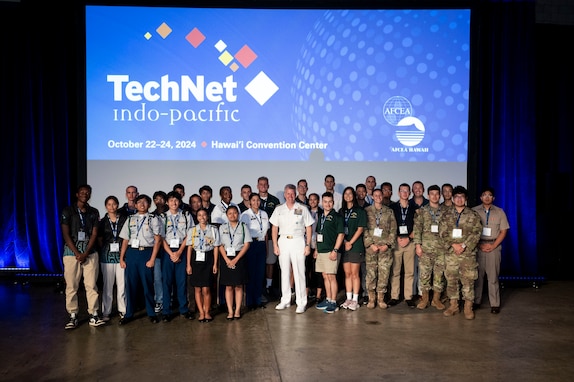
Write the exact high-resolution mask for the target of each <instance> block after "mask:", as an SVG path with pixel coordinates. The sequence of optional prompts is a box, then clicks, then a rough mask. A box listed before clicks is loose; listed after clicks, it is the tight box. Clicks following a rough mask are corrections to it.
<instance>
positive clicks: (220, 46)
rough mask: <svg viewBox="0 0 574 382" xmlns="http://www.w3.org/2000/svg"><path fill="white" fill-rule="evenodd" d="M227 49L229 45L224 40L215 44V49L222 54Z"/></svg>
mask: <svg viewBox="0 0 574 382" xmlns="http://www.w3.org/2000/svg"><path fill="white" fill-rule="evenodd" d="M225 48H227V44H226V43H224V42H223V41H222V40H219V41H218V42H217V44H215V49H217V50H218V51H219V52H220V53H221V52H223V51H224V50H225Z"/></svg>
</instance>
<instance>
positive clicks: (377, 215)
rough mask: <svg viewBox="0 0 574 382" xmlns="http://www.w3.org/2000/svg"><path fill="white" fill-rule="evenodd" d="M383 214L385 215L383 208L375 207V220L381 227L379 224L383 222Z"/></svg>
mask: <svg viewBox="0 0 574 382" xmlns="http://www.w3.org/2000/svg"><path fill="white" fill-rule="evenodd" d="M382 216H383V209H380V210H377V209H376V208H375V220H376V222H377V227H379V224H380V223H381V217H382Z"/></svg>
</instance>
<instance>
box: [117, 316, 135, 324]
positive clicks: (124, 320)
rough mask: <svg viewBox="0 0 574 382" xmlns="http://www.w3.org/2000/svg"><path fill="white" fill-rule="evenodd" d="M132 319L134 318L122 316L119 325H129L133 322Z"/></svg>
mask: <svg viewBox="0 0 574 382" xmlns="http://www.w3.org/2000/svg"><path fill="white" fill-rule="evenodd" d="M132 320H133V318H131V317H125V316H124V317H122V318H120V321H119V325H120V326H123V325H127V324H129V323H130V322H132Z"/></svg>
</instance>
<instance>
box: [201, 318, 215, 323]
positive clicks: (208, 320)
mask: <svg viewBox="0 0 574 382" xmlns="http://www.w3.org/2000/svg"><path fill="white" fill-rule="evenodd" d="M211 321H213V317H212V318H206V319H204V320H203V322H205V323H208V322H211Z"/></svg>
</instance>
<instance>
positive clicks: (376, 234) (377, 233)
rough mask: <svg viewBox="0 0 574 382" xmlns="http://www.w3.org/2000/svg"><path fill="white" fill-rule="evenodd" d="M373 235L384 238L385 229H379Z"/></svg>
mask: <svg viewBox="0 0 574 382" xmlns="http://www.w3.org/2000/svg"><path fill="white" fill-rule="evenodd" d="M373 235H375V236H376V237H381V236H383V229H382V228H379V227H377V228H375V232H373Z"/></svg>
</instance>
